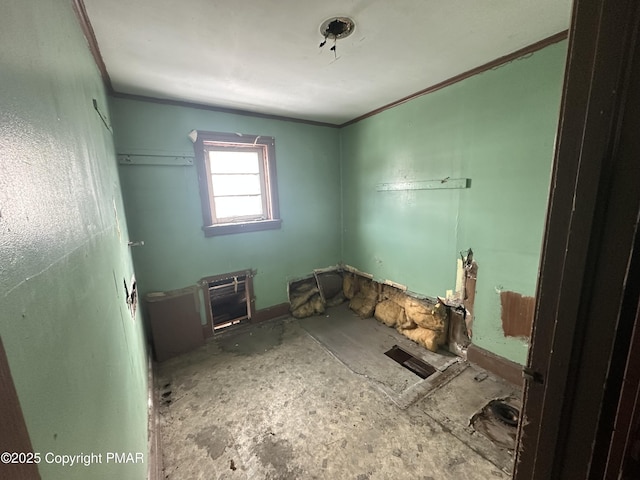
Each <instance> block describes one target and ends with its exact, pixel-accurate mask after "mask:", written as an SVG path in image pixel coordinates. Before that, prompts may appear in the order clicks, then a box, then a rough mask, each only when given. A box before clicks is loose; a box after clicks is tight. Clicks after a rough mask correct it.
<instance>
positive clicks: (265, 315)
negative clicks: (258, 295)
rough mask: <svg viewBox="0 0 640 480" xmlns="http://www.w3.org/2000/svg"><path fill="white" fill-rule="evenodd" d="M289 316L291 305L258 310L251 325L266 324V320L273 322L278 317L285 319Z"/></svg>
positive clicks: (283, 304) (282, 304)
mask: <svg viewBox="0 0 640 480" xmlns="http://www.w3.org/2000/svg"><path fill="white" fill-rule="evenodd" d="M287 315H289V303H288V302H285V303H279V304H278V305H273V306H271V307H267V308H263V309H261V310H258V311H257V312H255V313H254V314H253V316H252V317H251V323H258V322H264V321H266V320H272V319H274V318H278V317H285V316H287Z"/></svg>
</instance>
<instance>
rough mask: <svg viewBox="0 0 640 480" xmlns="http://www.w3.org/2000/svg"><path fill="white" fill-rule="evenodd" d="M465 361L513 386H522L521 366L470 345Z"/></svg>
mask: <svg viewBox="0 0 640 480" xmlns="http://www.w3.org/2000/svg"><path fill="white" fill-rule="evenodd" d="M467 361H469V362H471V363H475V364H476V365H478V366H479V367H481V368H484V369H485V370H487V371H489V372H491V373H493V374H494V375H497V376H498V377H500V378H503V379H504V380H506V381H507V382H510V383H513V384H514V385H518V386H523V385H524V379H523V378H522V365H520V364H518V363H516V362H512V361H511V360H507V359H506V358H504V357H501V356H499V355H496V354H495V353H491V352H490V351H488V350H485V349H484V348H480V347H478V346H477V345H474V344H471V345H469V347H467Z"/></svg>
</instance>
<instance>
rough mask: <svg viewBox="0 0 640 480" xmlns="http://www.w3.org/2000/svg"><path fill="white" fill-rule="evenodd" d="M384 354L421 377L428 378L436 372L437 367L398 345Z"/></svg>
mask: <svg viewBox="0 0 640 480" xmlns="http://www.w3.org/2000/svg"><path fill="white" fill-rule="evenodd" d="M384 354H385V355H386V356H387V357H389V358H391V359H392V360H395V361H396V362H398V363H399V364H400V365H402V366H403V367H404V368H406V369H407V370H410V371H412V372H413V373H415V374H416V375H418V376H419V377H420V378H427V377H429V376H430V375H433V374H434V373H436V369H435V367H433V366H431V365H429V364H428V363H427V362H425V361H423V360H420V359H419V358H416V357H414V356H413V355H411V354H410V353H409V352H406V351H404V350H403V349H401V348H400V347H399V346H397V345H394V346H393V347H391V349H389V350H388V351H386V352H384Z"/></svg>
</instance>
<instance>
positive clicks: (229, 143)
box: [194, 131, 282, 237]
mask: <svg viewBox="0 0 640 480" xmlns="http://www.w3.org/2000/svg"><path fill="white" fill-rule="evenodd" d="M227 149H247V150H250V151H258V152H260V153H259V155H261V159H260V183H261V197H262V204H263V211H264V212H265V215H264V216H265V217H266V218H264V219H263V218H262V216H261V218H260V219H257V218H255V217H254V218H250V217H245V218H241V219H238V220H237V221H231V222H229V221H227V222H221V221H220V220H228V219H229V218H228V217H227V218H221V219H218V218H217V216H216V215H215V205H214V194H213V184H212V182H211V169H210V164H209V151H211V150H227ZM194 150H195V157H196V166H197V168H198V184H199V190H200V201H201V204H202V217H203V223H204V224H203V226H202V230H203V231H204V234H205V236H206V237H211V236H215V235H227V234H232V233H242V232H255V231H260V230H272V229H278V228H280V224H281V223H282V220H281V219H280V209H279V205H278V186H277V177H276V155H275V139H274V138H273V137H269V136H264V135H246V134H238V133H219V132H203V131H198V132H197V138H196V141H195V142H194Z"/></svg>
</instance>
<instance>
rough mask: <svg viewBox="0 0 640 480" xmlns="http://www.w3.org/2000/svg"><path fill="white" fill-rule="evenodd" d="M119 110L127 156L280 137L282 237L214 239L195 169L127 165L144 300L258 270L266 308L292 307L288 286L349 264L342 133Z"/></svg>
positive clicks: (123, 106)
mask: <svg viewBox="0 0 640 480" xmlns="http://www.w3.org/2000/svg"><path fill="white" fill-rule="evenodd" d="M112 112H113V122H114V125H115V139H116V147H117V151H118V153H137V154H141V153H145V154H154V155H174V154H181V155H191V156H193V146H192V143H191V141H190V140H189V138H188V137H187V134H188V133H189V132H190V131H191V130H193V129H197V130H208V131H217V132H239V133H246V134H257V135H267V136H273V137H275V139H276V167H277V174H278V195H279V199H280V214H281V217H282V227H281V229H279V230H268V231H262V232H249V233H243V234H234V235H224V236H217V237H208V238H205V236H204V234H203V232H202V230H201V228H202V210H201V203H200V194H199V190H198V181H197V172H196V168H195V167H193V166H185V167H178V166H160V165H138V166H133V165H122V166H120V176H121V180H122V186H123V192H124V198H125V204H126V206H127V218H128V220H129V231H130V235H131V238H132V239H134V240H142V241H144V242H145V245H144V246H143V247H136V248H134V250H133V255H134V261H135V265H136V273H137V275H138V280H139V285H140V288H141V292H142V293H143V294H144V293H147V292H150V291H166V290H172V289H177V288H182V287H185V286H188V285H193V284H195V283H196V282H197V281H198V280H199V279H201V278H202V277H205V276H210V275H216V274H221V273H225V272H229V271H235V270H242V269H248V268H252V269H255V270H257V275H256V276H255V278H254V289H255V295H256V308H258V309H261V308H265V307H269V306H272V305H276V304H279V303H282V302H285V301H287V294H286V285H287V280H288V279H290V278H293V277H296V276H301V275H305V274H308V273H310V272H311V270H312V269H314V268H318V267H323V266H328V265H335V264H336V263H337V262H338V261H339V260H340V157H339V144H338V131H337V129H334V128H327V127H318V126H311V125H305V124H300V123H294V122H287V121H279V120H270V119H263V118H257V117H249V116H243V115H236V114H228V113H220V112H214V111H211V110H204V109H196V108H188V107H179V106H170V105H161V104H157V103H149V102H145V101H138V100H131V99H122V98H113V99H112Z"/></svg>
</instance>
